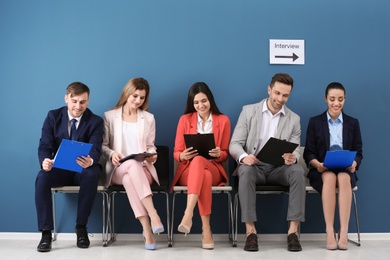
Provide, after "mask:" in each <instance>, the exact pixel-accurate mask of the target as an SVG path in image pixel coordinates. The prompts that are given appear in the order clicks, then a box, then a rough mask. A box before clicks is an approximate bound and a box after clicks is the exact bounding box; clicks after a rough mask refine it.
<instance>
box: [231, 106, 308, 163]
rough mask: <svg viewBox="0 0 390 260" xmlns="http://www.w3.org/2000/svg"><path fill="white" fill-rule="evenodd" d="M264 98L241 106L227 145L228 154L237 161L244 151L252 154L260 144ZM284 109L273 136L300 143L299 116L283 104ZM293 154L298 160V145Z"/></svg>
mask: <svg viewBox="0 0 390 260" xmlns="http://www.w3.org/2000/svg"><path fill="white" fill-rule="evenodd" d="M266 100H267V99H263V100H262V101H261V102H259V103H256V104H251V105H246V106H244V107H243V108H242V111H241V114H240V116H239V118H238V121H237V124H236V127H235V128H234V132H233V136H232V138H231V141H230V145H229V152H230V155H231V156H232V157H233V158H234V160H236V161H237V162H238V160H239V158H240V156H241V155H242V154H244V153H247V154H254V153H255V152H256V151H257V148H258V146H259V145H260V136H261V131H262V129H261V122H262V118H263V113H262V112H261V111H262V108H263V104H264V102H266ZM284 110H285V115H283V114H282V115H281V117H280V120H279V124H278V128H277V131H276V136H275V138H278V139H282V140H287V141H289V142H292V143H297V144H300V143H301V140H300V138H301V124H300V117H299V116H298V115H297V114H295V113H294V112H292V111H291V110H290V109H288V108H287V106H284ZM294 154H295V155H296V157H297V161H298V160H299V156H300V154H299V146H298V147H297V148H296V149H295V151H294ZM238 163H239V162H238Z"/></svg>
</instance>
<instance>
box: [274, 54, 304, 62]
mask: <svg viewBox="0 0 390 260" xmlns="http://www.w3.org/2000/svg"><path fill="white" fill-rule="evenodd" d="M275 58H283V59H286V58H289V59H291V58H292V59H293V62H294V61H295V60H296V59H298V58H299V57H298V56H297V55H296V54H295V53H293V55H292V56H275Z"/></svg>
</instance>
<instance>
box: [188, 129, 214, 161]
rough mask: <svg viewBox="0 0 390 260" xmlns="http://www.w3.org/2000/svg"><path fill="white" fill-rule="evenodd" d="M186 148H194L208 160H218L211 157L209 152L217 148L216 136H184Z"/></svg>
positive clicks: (211, 134)
mask: <svg viewBox="0 0 390 260" xmlns="http://www.w3.org/2000/svg"><path fill="white" fill-rule="evenodd" d="M184 141H185V143H186V147H187V148H188V147H193V149H194V150H198V154H199V155H200V156H203V157H204V158H206V159H216V158H215V157H212V156H210V155H209V151H210V150H212V149H214V148H215V140H214V134H213V133H210V134H184Z"/></svg>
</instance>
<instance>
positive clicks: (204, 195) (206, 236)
mask: <svg viewBox="0 0 390 260" xmlns="http://www.w3.org/2000/svg"><path fill="white" fill-rule="evenodd" d="M196 133H199V134H206V133H214V139H215V145H216V147H215V148H214V149H212V150H211V151H210V152H209V155H210V156H212V157H213V158H214V159H212V160H208V159H205V158H204V157H202V156H200V155H198V153H197V151H196V150H194V149H192V147H186V145H185V142H184V134H196ZM229 140H230V121H229V118H228V117H227V116H225V115H223V114H222V113H221V112H220V111H219V109H218V107H217V105H216V103H215V101H214V97H213V94H212V93H211V91H210V89H209V87H208V86H207V85H206V84H205V83H203V82H197V83H195V84H193V85H192V86H191V88H190V90H189V92H188V97H187V105H186V108H185V111H184V115H183V116H181V118H180V120H179V123H178V126H177V132H176V139H175V148H174V154H173V156H174V159H175V160H176V161H177V162H179V165H178V167H177V170H176V174H175V177H174V179H173V182H172V187H171V189H172V188H173V186H175V185H176V184H179V185H183V186H187V187H188V196H187V207H186V210H185V212H184V217H183V219H182V221H181V223H180V225H179V227H178V231H179V232H182V233H185V234H188V233H190V230H191V226H192V216H193V211H194V208H195V205H196V203H198V208H199V214H200V216H201V219H202V248H204V249H213V248H214V241H213V237H212V233H211V227H210V214H211V200H212V191H211V186H218V185H219V186H222V185H225V184H226V182H227V178H228V177H227V173H226V172H225V170H224V168H223V166H222V165H221V163H222V162H224V161H226V160H227V159H228V156H229V152H228V148H229Z"/></svg>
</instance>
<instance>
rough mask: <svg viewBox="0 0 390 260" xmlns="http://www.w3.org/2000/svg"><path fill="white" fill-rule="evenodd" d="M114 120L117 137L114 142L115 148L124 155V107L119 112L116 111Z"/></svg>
mask: <svg viewBox="0 0 390 260" xmlns="http://www.w3.org/2000/svg"><path fill="white" fill-rule="evenodd" d="M113 120H114V124H113V129H114V131H113V132H114V135H113V136H115V138H114V142H115V144H114V147H115V150H117V151H120V152H121V153H122V134H123V133H122V129H123V121H122V107H120V108H118V109H117V110H115V113H114V118H113ZM110 132H111V131H110ZM110 138H111V137H110ZM126 155H127V154H126Z"/></svg>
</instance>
